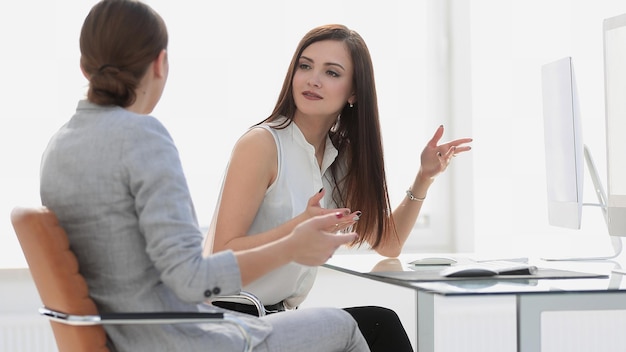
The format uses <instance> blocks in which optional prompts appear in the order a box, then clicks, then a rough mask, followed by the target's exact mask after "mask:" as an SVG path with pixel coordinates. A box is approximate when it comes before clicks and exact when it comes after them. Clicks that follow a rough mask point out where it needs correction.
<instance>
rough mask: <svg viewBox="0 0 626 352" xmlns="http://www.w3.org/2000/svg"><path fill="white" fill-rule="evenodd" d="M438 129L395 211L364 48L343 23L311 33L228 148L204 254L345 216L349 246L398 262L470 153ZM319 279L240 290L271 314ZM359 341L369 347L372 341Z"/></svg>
mask: <svg viewBox="0 0 626 352" xmlns="http://www.w3.org/2000/svg"><path fill="white" fill-rule="evenodd" d="M443 132H444V131H443V127H439V128H438V129H437V131H436V132H435V134H434V136H433V138H432V139H431V140H430V141H429V142H428V144H427V145H426V147H425V148H424V150H423V152H422V154H421V167H420V169H419V171H418V173H417V175H416V177H415V180H414V182H413V184H412V185H411V186H410V187H409V188H408V190H407V196H406V197H405V198H404V200H403V201H402V202H401V204H400V205H399V206H398V207H397V208H396V209H395V210H394V211H393V212H391V206H390V202H389V196H388V193H387V181H386V177H385V166H384V159H383V147H382V141H381V133H380V124H379V116H378V105H377V98H376V86H375V82H374V69H373V65H372V61H371V57H370V53H369V50H368V48H367V46H366V44H365V41H364V40H363V38H362V37H361V36H360V35H359V34H358V33H357V32H355V31H353V30H350V29H349V28H347V27H345V26H343V25H325V26H320V27H317V28H314V29H312V30H311V31H309V32H308V33H307V34H306V35H305V36H304V37H303V38H302V40H301V41H300V43H299V45H298V47H297V49H296V51H295V53H294V55H293V58H292V60H291V64H290V66H289V69H288V71H287V75H286V77H285V80H284V82H283V87H282V90H281V92H280V95H279V98H278V102H277V103H276V106H275V108H274V111H273V112H272V113H271V115H270V116H269V117H268V118H266V119H264V120H263V121H261V122H260V123H259V124H257V125H255V126H253V128H251V129H250V130H249V131H247V132H246V133H245V134H244V135H243V136H242V137H241V138H240V139H239V140H238V141H237V143H236V145H235V147H234V149H233V151H232V155H231V159H230V162H229V165H228V169H227V171H226V174H225V179H224V183H223V188H222V193H221V196H220V199H219V201H218V206H217V209H216V213H215V215H214V219H213V223H212V227H211V229H210V231H209V236H208V239H207V244H206V245H205V252H210V251H212V252H214V253H216V252H219V251H222V250H225V249H250V248H255V247H258V246H260V245H262V244H264V243H267V242H271V241H274V240H276V239H279V238H281V237H282V236H284V235H286V234H287V233H289V231H290V229H292V228H293V227H294V226H296V225H297V224H299V223H300V222H302V221H303V220H305V219H308V218H310V217H311V216H315V215H319V214H324V213H327V212H334V211H342V212H345V213H346V214H348V215H349V216H347V217H345V219H346V220H345V221H342V222H337V223H336V224H335V225H334V228H331V229H329V230H334V231H340V230H343V229H346V228H350V227H352V226H354V228H355V229H356V231H357V232H358V233H359V237H358V238H357V239H355V241H353V242H352V243H351V245H353V246H360V245H362V244H367V245H368V246H369V247H371V248H373V249H374V250H376V251H377V252H378V253H380V254H381V255H384V256H388V257H395V256H397V255H399V254H400V251H401V250H402V247H403V245H404V243H405V241H406V239H407V238H408V236H409V233H410V231H411V229H412V228H413V225H414V224H415V221H416V219H417V216H418V214H419V211H420V209H421V206H422V204H423V201H424V200H425V198H426V193H427V190H428V188H429V187H430V185H431V184H432V182H433V180H434V178H435V177H436V176H437V175H438V174H440V173H441V172H443V171H444V170H445V169H446V168H447V166H448V164H449V163H450V160H451V159H452V158H453V157H454V156H455V155H457V154H459V153H463V152H465V151H468V150H469V149H470V147H469V146H467V145H466V144H467V143H469V142H470V141H471V139H469V138H464V139H458V140H454V141H451V142H448V143H443V144H439V140H440V139H441V137H442V135H443ZM315 274H316V268H311V267H306V266H301V265H297V264H290V265H288V266H285V267H282V268H280V269H278V270H274V271H272V272H271V273H269V274H267V275H264V276H263V277H262V278H260V279H259V280H256V281H254V282H253V283H252V284H250V285H248V286H247V287H246V289H247V290H250V291H251V292H254V293H255V294H256V295H257V296H259V297H260V298H261V300H262V301H263V302H264V303H265V304H267V305H268V306H269V308H268V310H282V309H284V308H287V309H291V308H295V307H297V306H298V305H299V304H300V303H301V302H302V301H303V300H304V298H305V297H306V295H307V294H308V292H309V290H310V289H311V286H312V285H313V281H314V278H315ZM226 305H227V306H229V307H235V306H232V305H229V304H226ZM236 308H239V309H242V310H245V307H242V306H241V305H237V306H236ZM353 315H354V314H353ZM355 317H356V316H355ZM357 320H359V319H357ZM361 323H362V321H359V325H361ZM376 323H377V322H376V321H375V322H373V325H374V326H376ZM361 330H362V331H365V330H369V329H364V328H363V327H362V329H361ZM375 330H380V328H379V327H376V328H375ZM374 335H376V334H374ZM378 335H384V334H383V333H380V334H378ZM365 337H366V339H368V343H370V348H372V350H374V348H373V345H372V339H375V338H372V337H371V336H370V337H368V335H367V334H365ZM382 348H383V349H384V348H385V347H384V346H383V347H382ZM386 348H390V347H389V346H387V347H386ZM388 350H394V351H399V350H400V349H388Z"/></svg>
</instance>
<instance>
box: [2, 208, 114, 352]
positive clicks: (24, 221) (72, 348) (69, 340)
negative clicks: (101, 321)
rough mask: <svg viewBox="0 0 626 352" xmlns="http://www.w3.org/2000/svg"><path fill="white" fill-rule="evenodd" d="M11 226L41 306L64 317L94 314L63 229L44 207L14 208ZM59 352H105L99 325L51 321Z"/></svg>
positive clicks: (96, 311) (87, 291) (104, 339)
mask: <svg viewBox="0 0 626 352" xmlns="http://www.w3.org/2000/svg"><path fill="white" fill-rule="evenodd" d="M11 223H12V224H13V228H14V229H15V233H16V234H17V238H18V239H19V242H20V245H21V247H22V251H23V252H24V256H25V257H26V262H27V263H28V267H29V269H30V273H31V275H32V277H33V281H34V282H35V286H36V287H37V291H38V292H39V297H40V298H41V301H42V303H43V305H44V306H46V307H47V308H50V309H54V310H57V311H61V312H64V313H67V314H78V315H97V314H98V309H97V308H96V305H95V303H94V302H93V300H92V299H91V297H89V289H88V287H87V283H86V282H85V279H84V278H83V276H82V275H81V274H80V273H79V271H78V261H77V259H76V256H75V255H74V253H73V252H72V250H71V249H70V244H69V241H68V239H67V234H66V233H65V230H64V229H63V228H62V227H61V225H60V224H59V222H58V220H57V217H56V215H55V214H54V213H53V212H52V211H50V210H49V209H47V208H46V207H38V208H21V207H17V208H14V209H13V211H12V212H11ZM50 324H51V325H52V331H53V333H54V338H55V340H56V343H57V347H58V349H59V351H61V352H84V351H89V352H106V351H109V349H108V348H107V346H106V339H107V336H106V332H105V330H104V328H103V327H102V326H70V325H66V324H62V323H57V322H53V321H51V322H50Z"/></svg>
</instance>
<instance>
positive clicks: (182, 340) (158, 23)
mask: <svg viewBox="0 0 626 352" xmlns="http://www.w3.org/2000/svg"><path fill="white" fill-rule="evenodd" d="M167 42H168V34H167V29H166V27H165V24H164V22H163V20H162V18H161V17H160V16H159V15H158V14H157V13H155V12H154V11H153V10H152V9H151V8H150V7H149V6H147V5H145V4H143V3H141V2H138V1H133V0H102V1H100V2H99V3H97V4H96V5H95V6H94V7H93V8H92V9H91V11H90V13H89V14H88V16H87V17H86V19H85V22H84V24H83V27H82V31H81V36H80V50H81V62H80V65H81V69H82V71H83V73H84V75H85V77H86V78H87V79H88V80H89V90H88V93H87V99H86V100H82V101H80V102H79V103H78V107H77V109H76V113H75V114H74V116H73V117H72V118H71V119H70V120H69V121H68V122H67V123H66V124H65V125H64V126H63V127H62V128H61V129H60V130H59V131H58V132H57V133H56V134H55V135H54V136H53V137H52V139H51V140H50V142H49V145H48V147H47V149H46V151H45V152H44V155H43V158H42V163H41V183H40V185H41V186H40V187H41V189H40V193H41V200H42V203H43V205H45V206H47V207H48V208H50V209H51V210H52V211H54V212H55V213H56V214H57V216H58V218H59V221H60V222H61V225H62V226H63V227H64V228H65V229H66V231H67V233H68V236H69V239H70V243H71V247H72V249H73V251H74V252H75V253H76V256H77V257H78V261H79V264H80V270H81V273H82V274H83V275H84V276H85V278H86V280H87V283H88V285H89V289H90V292H91V295H92V298H93V299H94V301H95V302H96V304H97V305H98V308H99V310H100V311H101V312H103V313H106V312H116V311H200V310H202V311H224V310H223V309H221V308H218V307H213V306H210V305H205V304H203V303H202V302H204V301H206V300H207V299H210V298H212V297H214V296H216V295H220V294H226V295H228V294H234V293H237V292H239V291H240V290H241V287H242V286H243V285H246V284H249V283H250V282H252V281H253V280H255V279H256V278H258V277H260V276H262V275H263V274H266V273H268V272H269V271H271V270H273V269H276V268H278V267H280V266H283V265H286V264H288V263H291V262H296V263H299V264H303V265H310V266H316V265H320V264H322V263H324V262H325V261H326V260H327V259H328V258H329V257H330V256H331V255H332V253H333V252H334V251H335V249H336V248H337V247H338V246H340V245H342V244H344V243H348V242H351V241H354V240H355V236H356V234H355V233H350V234H345V235H335V234H330V233H327V232H325V231H323V229H327V228H331V227H332V226H333V225H334V224H335V223H337V222H338V221H339V220H338V218H341V217H342V214H327V215H324V216H320V217H316V218H313V219H311V220H310V221H307V222H305V223H302V224H301V225H300V226H298V227H297V228H295V229H294V230H293V231H292V233H291V234H290V235H289V236H287V237H285V238H283V239H281V240H278V241H275V242H272V243H269V244H267V245H264V246H262V247H259V248H256V249H254V250H247V251H238V252H233V251H230V250H228V251H223V252H220V253H216V254H213V255H211V256H208V257H203V256H202V240H203V237H202V233H201V231H200V229H199V227H198V224H197V219H196V215H195V211H194V208H193V204H192V202H191V196H190V194H189V190H188V187H187V183H186V180H185V176H184V174H183V171H182V167H181V162H180V159H179V156H178V152H177V150H176V147H175V145H174V142H173V140H172V138H171V137H170V135H169V134H168V132H167V131H166V129H165V128H164V127H163V125H162V124H161V123H160V122H159V121H158V120H157V119H155V118H154V117H152V116H149V114H150V113H151V112H152V110H153V109H154V107H155V106H156V104H157V102H158V101H159V99H160V97H161V93H162V92H163V88H164V86H165V83H166V81H167V76H168V69H169V66H168V61H167V51H166V49H167ZM241 321H242V322H244V323H245V325H246V326H247V330H248V332H249V333H250V334H251V336H252V343H253V345H254V346H255V347H254V350H255V351H275V352H276V351H285V352H292V351H316V352H319V351H368V350H369V349H368V347H367V344H366V342H365V340H364V339H363V336H362V335H361V333H360V332H359V329H358V327H357V324H356V322H355V321H354V320H353V319H352V318H351V316H350V315H349V314H347V313H346V312H344V311H343V310H341V309H335V308H315V309H313V308H311V309H302V310H298V311H294V312H290V313H285V314H274V315H270V316H266V317H263V318H255V317H252V316H248V315H242V316H241ZM106 330H107V334H108V336H109V338H110V341H109V345H110V347H111V349H112V350H116V351H236V350H240V349H241V348H242V346H243V344H244V341H243V338H242V337H241V335H240V334H239V332H238V330H237V328H235V327H232V328H231V327H229V326H228V325H210V324H205V325H194V324H183V325H163V326H159V325H148V326H139V325H132V326H131V325H128V326H116V327H106Z"/></svg>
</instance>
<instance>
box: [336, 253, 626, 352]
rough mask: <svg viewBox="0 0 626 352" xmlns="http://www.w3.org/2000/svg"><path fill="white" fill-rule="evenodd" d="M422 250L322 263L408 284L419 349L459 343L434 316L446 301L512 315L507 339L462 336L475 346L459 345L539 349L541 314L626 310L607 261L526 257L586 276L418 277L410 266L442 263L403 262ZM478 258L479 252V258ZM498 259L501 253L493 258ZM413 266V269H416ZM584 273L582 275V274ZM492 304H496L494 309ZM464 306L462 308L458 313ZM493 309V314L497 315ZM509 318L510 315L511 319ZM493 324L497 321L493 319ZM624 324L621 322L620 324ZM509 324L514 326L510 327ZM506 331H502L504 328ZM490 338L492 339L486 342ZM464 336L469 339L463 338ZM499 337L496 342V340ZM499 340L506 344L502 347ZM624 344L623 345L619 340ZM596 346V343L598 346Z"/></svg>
mask: <svg viewBox="0 0 626 352" xmlns="http://www.w3.org/2000/svg"><path fill="white" fill-rule="evenodd" d="M425 256H426V255H424V254H403V255H401V256H400V257H399V258H384V257H381V256H379V255H377V254H338V255H335V256H333V258H331V259H330V260H329V261H328V262H327V263H326V264H325V265H324V267H326V268H329V269H331V270H336V271H339V272H342V273H345V274H349V275H355V276H358V277H362V278H367V279H371V280H376V281H380V282H384V283H386V284H389V285H395V286H401V287H406V288H411V289H413V290H415V292H416V302H415V307H416V321H417V331H416V334H417V346H418V351H419V352H425V351H427V352H430V351H433V352H434V351H437V352H439V351H451V350H454V349H457V350H458V348H459V346H458V345H456V346H455V347H453V346H454V343H453V342H451V341H450V340H453V339H454V336H450V334H451V333H452V331H453V330H454V328H448V327H449V326H450V325H451V324H454V323H455V322H454V320H451V319H448V320H447V321H445V317H444V318H443V320H444V321H445V323H442V322H441V321H440V320H442V318H441V317H440V316H441V315H444V316H445V315H446V309H448V308H446V305H448V306H455V307H456V308H455V309H457V311H460V312H461V313H460V314H461V315H460V316H463V314H465V315H468V316H470V317H469V319H470V320H471V319H472V315H480V314H481V312H482V310H485V311H488V310H490V309H492V308H493V307H496V306H497V307H500V308H502V309H501V311H500V312H498V313H496V315H497V316H500V317H502V316H510V317H514V318H508V319H510V320H512V323H510V324H509V327H508V328H506V331H510V332H511V333H510V335H511V338H510V339H509V340H514V341H508V342H502V341H499V339H502V338H503V337H502V336H501V335H498V336H490V335H489V332H486V333H485V334H484V335H483V336H478V335H472V336H466V337H465V338H466V339H472V338H474V336H476V337H475V338H476V339H481V342H480V343H478V345H480V347H476V348H469V347H468V346H467V345H465V346H462V347H467V349H462V350H463V351H470V350H471V351H474V350H481V351H487V350H489V351H491V350H494V351H496V350H497V351H499V352H502V351H503V350H515V351H523V352H525V351H532V352H537V351H541V350H542V336H541V332H542V314H544V313H546V312H562V311H568V312H569V311H577V312H578V311H615V310H623V311H624V312H625V316H626V283H624V282H626V280H623V279H622V278H623V275H621V274H615V273H612V272H611V270H612V269H613V268H615V267H619V265H618V264H617V263H616V262H611V261H585V262H545V261H541V260H533V259H530V260H529V263H531V264H534V265H536V266H537V267H539V268H540V273H541V272H542V269H546V270H550V269H555V271H557V272H558V270H564V271H574V272H578V273H582V274H589V275H588V277H586V278H533V277H531V278H529V277H525V278H512V279H511V278H509V279H497V278H488V279H483V278H481V279H478V278H463V279H461V278H455V279H452V280H450V279H446V278H440V279H432V277H431V278H427V279H425V280H422V279H420V275H416V274H415V271H419V270H425V271H429V270H430V271H432V270H435V271H438V270H441V269H442V268H443V267H419V268H414V267H413V266H412V265H409V264H408V263H409V262H410V261H411V260H413V259H417V258H419V257H425ZM447 256H453V257H455V256H456V257H457V260H458V262H459V263H463V262H468V261H472V260H473V259H472V257H471V256H470V255H465V254H451V255H447ZM482 259H484V258H482ZM493 259H501V258H493ZM416 269H417V270H416ZM582 276H584V275H582ZM500 308H498V309H500ZM463 312H465V313H463ZM498 314H499V315H498ZM513 319H514V320H513ZM494 324H495V325H494V327H495V329H496V330H497V329H499V328H501V327H499V326H497V322H495V323H494ZM623 328H624V329H626V326H624V327H623ZM513 329H514V330H513ZM505 335H506V334H505ZM490 339H491V340H493V341H494V346H493V348H491V346H490ZM468 341H469V340H468ZM498 343H500V345H497V344H498ZM502 346H507V347H506V348H502ZM622 348H623V350H626V345H622ZM598 350H601V349H598Z"/></svg>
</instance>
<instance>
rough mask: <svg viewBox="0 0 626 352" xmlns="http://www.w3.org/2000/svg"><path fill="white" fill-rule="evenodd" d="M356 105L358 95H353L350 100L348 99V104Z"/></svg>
mask: <svg viewBox="0 0 626 352" xmlns="http://www.w3.org/2000/svg"><path fill="white" fill-rule="evenodd" d="M354 103H356V94H355V93H352V95H351V96H350V98H348V104H354Z"/></svg>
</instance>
